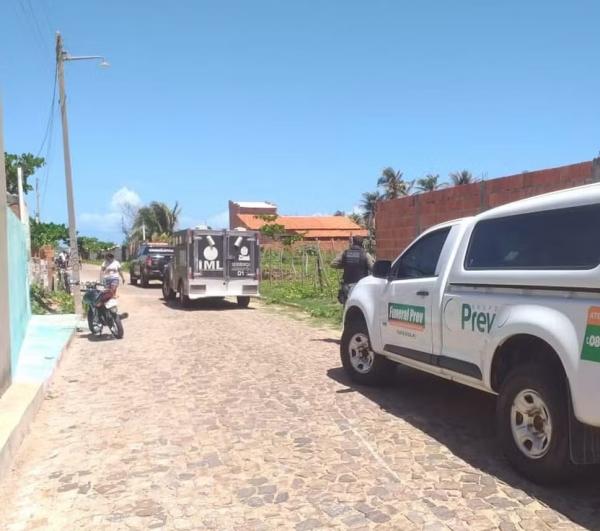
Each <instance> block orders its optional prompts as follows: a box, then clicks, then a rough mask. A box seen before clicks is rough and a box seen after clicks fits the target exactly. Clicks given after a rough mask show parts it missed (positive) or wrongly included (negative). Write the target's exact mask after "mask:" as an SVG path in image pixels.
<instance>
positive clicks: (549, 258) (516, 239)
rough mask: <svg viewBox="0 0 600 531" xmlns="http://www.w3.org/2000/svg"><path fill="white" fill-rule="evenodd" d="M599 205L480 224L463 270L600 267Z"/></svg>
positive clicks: (498, 219)
mask: <svg viewBox="0 0 600 531" xmlns="http://www.w3.org/2000/svg"><path fill="white" fill-rule="evenodd" d="M599 227H600V205H585V206H580V207H571V208H560V209H555V210H546V211H543V212H532V213H529V214H519V215H516V216H507V217H504V218H496V219H486V220H483V221H480V222H479V223H477V225H476V226H475V228H474V229H473V234H472V235H471V241H470V242H469V249H468V251H467V256H466V258H465V269H593V268H595V267H597V266H598V265H599V264H600V230H599Z"/></svg>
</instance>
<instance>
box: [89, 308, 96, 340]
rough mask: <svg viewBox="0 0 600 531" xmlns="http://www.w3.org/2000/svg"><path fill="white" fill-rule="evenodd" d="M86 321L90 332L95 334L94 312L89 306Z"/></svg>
mask: <svg viewBox="0 0 600 531" xmlns="http://www.w3.org/2000/svg"><path fill="white" fill-rule="evenodd" d="M87 322H88V328H89V329H90V332H91V333H92V334H95V333H96V332H94V312H93V310H92V309H91V308H89V309H88V311H87Z"/></svg>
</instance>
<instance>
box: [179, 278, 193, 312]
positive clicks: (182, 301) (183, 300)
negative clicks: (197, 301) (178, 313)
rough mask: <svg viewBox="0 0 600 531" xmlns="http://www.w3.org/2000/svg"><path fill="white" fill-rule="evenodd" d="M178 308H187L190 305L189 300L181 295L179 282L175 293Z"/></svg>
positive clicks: (184, 295) (180, 283) (181, 283)
mask: <svg viewBox="0 0 600 531" xmlns="http://www.w3.org/2000/svg"><path fill="white" fill-rule="evenodd" d="M177 297H178V300H179V306H181V307H182V308H187V307H188V306H189V305H190V298H189V297H188V296H187V295H186V294H185V293H183V282H181V281H179V290H178V291H177Z"/></svg>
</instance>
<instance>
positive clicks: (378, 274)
mask: <svg viewBox="0 0 600 531" xmlns="http://www.w3.org/2000/svg"><path fill="white" fill-rule="evenodd" d="M391 269H392V262H390V261H389V260H377V262H375V264H374V265H373V276H374V277H375V278H388V275H389V274H390V270H391Z"/></svg>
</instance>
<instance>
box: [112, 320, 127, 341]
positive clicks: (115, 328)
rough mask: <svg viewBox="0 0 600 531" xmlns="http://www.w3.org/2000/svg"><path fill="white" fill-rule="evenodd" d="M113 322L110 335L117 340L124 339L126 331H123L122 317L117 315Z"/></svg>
mask: <svg viewBox="0 0 600 531" xmlns="http://www.w3.org/2000/svg"><path fill="white" fill-rule="evenodd" d="M111 321H112V322H111V324H110V333H111V334H112V335H113V336H114V337H115V338H116V339H123V334H124V333H125V331H124V330H123V323H122V322H121V316H120V315H118V314H115V315H113V316H112V319H111Z"/></svg>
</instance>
